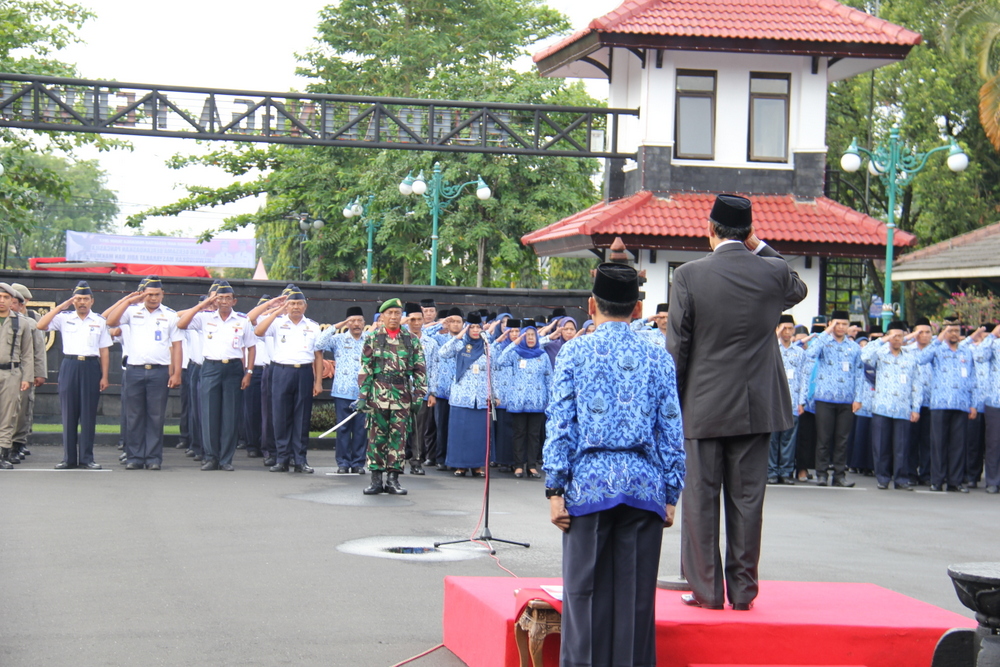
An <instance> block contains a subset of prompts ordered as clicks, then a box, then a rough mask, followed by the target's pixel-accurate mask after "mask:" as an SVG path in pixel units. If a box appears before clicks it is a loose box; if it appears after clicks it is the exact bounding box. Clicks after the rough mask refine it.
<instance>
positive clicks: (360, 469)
mask: <svg viewBox="0 0 1000 667" xmlns="http://www.w3.org/2000/svg"><path fill="white" fill-rule="evenodd" d="M352 470H354V472H356V473H357V474H359V475H364V474H365V467H364V466H358V467H357V468H352Z"/></svg>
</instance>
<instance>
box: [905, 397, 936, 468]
mask: <svg viewBox="0 0 1000 667" xmlns="http://www.w3.org/2000/svg"><path fill="white" fill-rule="evenodd" d="M910 428H911V429H913V432H912V433H911V434H910V481H911V482H913V483H914V484H916V483H918V482H920V483H922V484H926V483H927V482H928V481H930V478H931V409H930V408H928V407H926V406H925V407H922V408H920V421H918V422H917V423H916V424H912V425H911V427H910Z"/></svg>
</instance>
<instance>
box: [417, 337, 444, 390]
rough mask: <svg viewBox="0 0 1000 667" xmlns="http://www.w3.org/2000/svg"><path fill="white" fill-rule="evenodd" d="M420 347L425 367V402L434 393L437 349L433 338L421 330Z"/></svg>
mask: <svg viewBox="0 0 1000 667" xmlns="http://www.w3.org/2000/svg"><path fill="white" fill-rule="evenodd" d="M420 345H421V347H423V348H424V365H425V366H426V367H427V394H426V395H425V396H424V400H425V401H426V400H427V396H430V395H432V394H433V393H434V381H435V374H436V373H437V366H438V347H440V346H439V345H438V343H437V339H436V338H434V336H428V335H427V334H425V333H424V332H423V330H421V332H420Z"/></svg>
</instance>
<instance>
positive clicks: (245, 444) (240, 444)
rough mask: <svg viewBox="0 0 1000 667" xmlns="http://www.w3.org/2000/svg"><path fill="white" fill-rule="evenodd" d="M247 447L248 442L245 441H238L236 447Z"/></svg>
mask: <svg viewBox="0 0 1000 667" xmlns="http://www.w3.org/2000/svg"><path fill="white" fill-rule="evenodd" d="M246 448H247V443H245V442H239V443H236V449H246Z"/></svg>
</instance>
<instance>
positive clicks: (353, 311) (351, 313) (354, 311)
mask: <svg viewBox="0 0 1000 667" xmlns="http://www.w3.org/2000/svg"><path fill="white" fill-rule="evenodd" d="M355 316H359V317H364V316H365V311H363V310H361V306H349V307H348V309H347V315H346V316H345V319H346V318H348V317H355Z"/></svg>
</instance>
